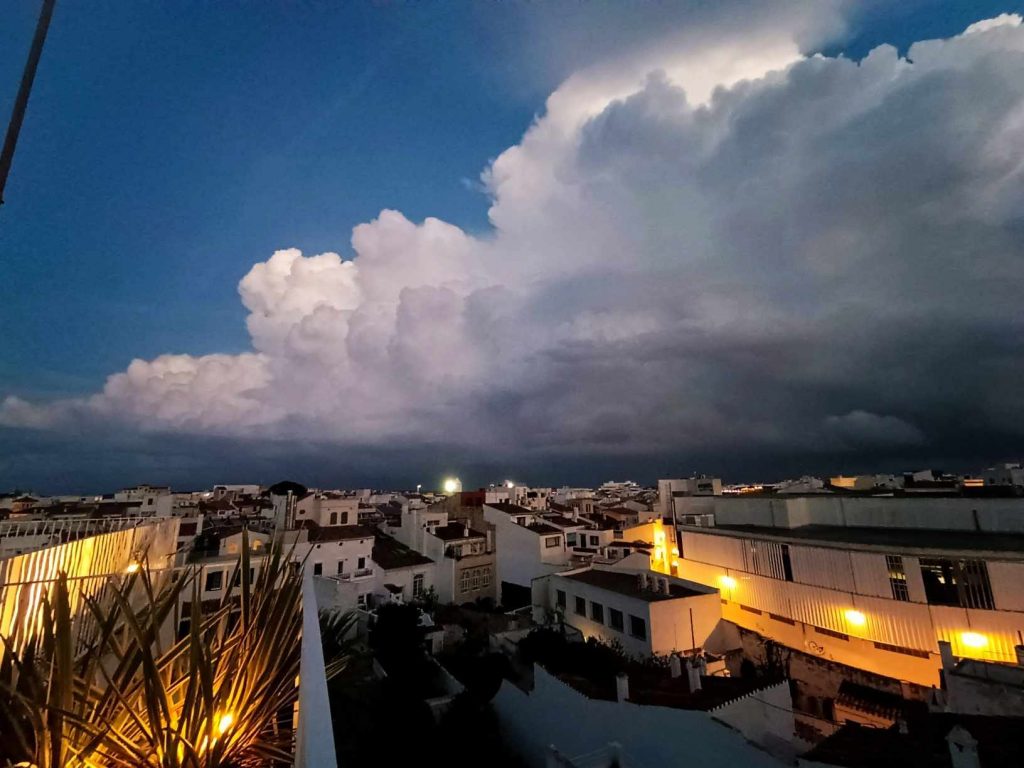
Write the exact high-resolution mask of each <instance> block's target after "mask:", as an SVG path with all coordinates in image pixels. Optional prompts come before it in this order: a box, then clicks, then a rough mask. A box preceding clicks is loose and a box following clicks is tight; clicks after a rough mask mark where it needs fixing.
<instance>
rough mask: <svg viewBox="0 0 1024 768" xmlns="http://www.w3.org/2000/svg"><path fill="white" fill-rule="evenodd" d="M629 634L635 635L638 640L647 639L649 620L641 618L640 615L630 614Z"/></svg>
mask: <svg viewBox="0 0 1024 768" xmlns="http://www.w3.org/2000/svg"><path fill="white" fill-rule="evenodd" d="M629 634H631V635H632V636H633V637H635V638H636V639H637V640H646V639H647V622H646V621H644V620H643V619H641V618H640V617H639V616H633V615H632V614H630V617H629Z"/></svg>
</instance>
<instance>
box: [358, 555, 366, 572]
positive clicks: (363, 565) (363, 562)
mask: <svg viewBox="0 0 1024 768" xmlns="http://www.w3.org/2000/svg"><path fill="white" fill-rule="evenodd" d="M356 568H358V569H359V570H360V571H361V570H363V569H364V568H366V558H365V557H360V558H359V560H358V561H357V563H356Z"/></svg>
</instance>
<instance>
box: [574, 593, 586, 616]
mask: <svg viewBox="0 0 1024 768" xmlns="http://www.w3.org/2000/svg"><path fill="white" fill-rule="evenodd" d="M576 615H577V616H586V615H587V601H586V600H584V599H583V598H582V597H577V598H576Z"/></svg>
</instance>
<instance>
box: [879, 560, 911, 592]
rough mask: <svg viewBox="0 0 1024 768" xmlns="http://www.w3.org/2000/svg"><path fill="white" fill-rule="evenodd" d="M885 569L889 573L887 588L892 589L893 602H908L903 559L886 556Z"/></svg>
mask: <svg viewBox="0 0 1024 768" xmlns="http://www.w3.org/2000/svg"><path fill="white" fill-rule="evenodd" d="M885 567H886V568H887V569H888V571H889V587H890V589H892V599H893V600H903V601H907V600H910V591H909V590H908V589H907V572H906V571H904V570H903V558H902V557H900V556H899V555H886V556H885Z"/></svg>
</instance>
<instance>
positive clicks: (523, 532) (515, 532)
mask: <svg viewBox="0 0 1024 768" xmlns="http://www.w3.org/2000/svg"><path fill="white" fill-rule="evenodd" d="M484 520H486V521H487V522H489V523H492V524H494V536H495V552H496V554H497V575H496V577H497V581H498V584H499V585H500V584H501V582H503V581H508V582H511V583H512V584H519V585H520V586H524V587H528V586H530V582H531V581H532V580H533V579H534V578H536V577H538V576H544V575H546V574H548V573H552V572H554V571H557V570H562V569H564V568H567V567H568V566H569V556H568V553H567V551H566V548H565V534H563V533H561V532H559V533H556V534H537V533H534V532H533V531H531V530H528V529H527V528H524V527H523V526H521V525H517V524H516V523H515V522H514V520H513V518H511V517H509V516H508V515H506V514H505V513H504V512H501V511H499V510H496V509H492V508H490V507H488V506H486V505H484ZM548 535H550V536H552V537H554V536H559V537H561V540H562V541H561V544H560V545H559V546H558V547H552V548H550V549H549V548H547V547H545V546H544V539H545V538H547V536H548Z"/></svg>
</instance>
